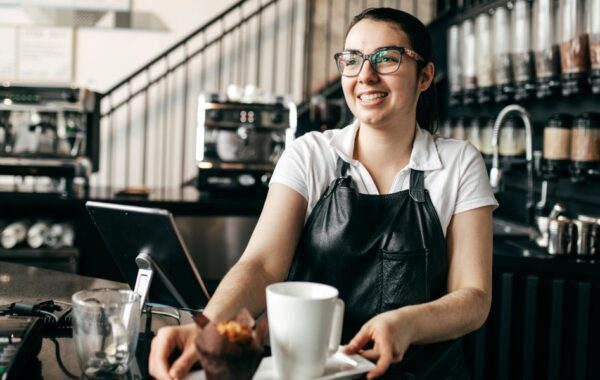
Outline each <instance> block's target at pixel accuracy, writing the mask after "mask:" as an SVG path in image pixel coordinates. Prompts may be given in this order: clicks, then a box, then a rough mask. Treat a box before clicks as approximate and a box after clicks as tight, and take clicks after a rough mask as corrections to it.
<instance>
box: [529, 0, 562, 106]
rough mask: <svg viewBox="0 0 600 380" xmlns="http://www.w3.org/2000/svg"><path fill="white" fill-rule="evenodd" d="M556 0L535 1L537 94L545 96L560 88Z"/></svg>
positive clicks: (555, 92)
mask: <svg viewBox="0 0 600 380" xmlns="http://www.w3.org/2000/svg"><path fill="white" fill-rule="evenodd" d="M555 22H556V12H555V7H554V0H535V1H534V3H533V50H534V54H535V78H536V96H537V97H538V98H544V97H547V96H552V95H555V94H557V92H558V90H559V89H560V80H559V75H560V54H559V49H558V44H557V43H556V40H557V35H556V30H557V28H556V27H555V25H556V24H555Z"/></svg>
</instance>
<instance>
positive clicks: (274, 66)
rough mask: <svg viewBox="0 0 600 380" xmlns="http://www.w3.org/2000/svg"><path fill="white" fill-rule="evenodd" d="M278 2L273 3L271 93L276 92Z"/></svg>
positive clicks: (278, 27) (279, 20)
mask: <svg viewBox="0 0 600 380" xmlns="http://www.w3.org/2000/svg"><path fill="white" fill-rule="evenodd" d="M280 8H281V7H280V2H279V1H275V21H274V22H273V66H272V67H271V70H272V74H273V75H272V77H271V93H273V94H274V93H275V92H276V91H277V48H278V47H279V29H281V17H279V14H280V13H281V9H280Z"/></svg>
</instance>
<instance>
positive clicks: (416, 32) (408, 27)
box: [346, 8, 438, 134]
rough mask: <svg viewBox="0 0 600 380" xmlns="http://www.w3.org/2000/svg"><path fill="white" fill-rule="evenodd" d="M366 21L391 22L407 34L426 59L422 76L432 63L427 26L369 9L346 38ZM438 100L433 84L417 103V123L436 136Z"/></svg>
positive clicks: (390, 10) (403, 15)
mask: <svg viewBox="0 0 600 380" xmlns="http://www.w3.org/2000/svg"><path fill="white" fill-rule="evenodd" d="M365 19H368V20H376V21H384V22H389V23H391V24H394V25H395V26H397V27H398V28H400V30H402V31H403V32H404V33H406V35H407V36H408V39H409V40H410V45H411V46H410V48H412V49H413V50H414V51H416V52H417V53H419V54H420V55H421V57H423V59H425V62H421V63H419V64H418V65H417V75H420V74H421V70H423V68H424V67H425V65H426V64H427V63H428V62H431V61H432V56H431V54H432V42H431V36H430V35H429V32H428V31H427V28H426V27H425V25H423V23H422V22H421V21H420V20H419V19H418V18H416V17H415V16H413V15H411V14H409V13H406V12H403V11H401V10H398V9H394V8H367V9H365V10H364V11H362V12H361V13H359V14H357V15H356V16H354V18H353V19H352V21H351V22H350V25H349V26H348V29H347V30H346V37H348V33H350V29H352V28H353V27H354V25H356V24H358V22H359V21H362V20H365ZM436 98H437V96H436V91H435V85H434V83H431V85H430V86H429V88H428V89H427V90H425V91H424V92H423V93H421V96H420V97H419V101H418V102H417V122H418V123H419V126H420V127H421V128H422V129H425V130H427V131H429V132H430V133H431V134H434V133H435V132H436V131H437V127H438V125H437V99H436Z"/></svg>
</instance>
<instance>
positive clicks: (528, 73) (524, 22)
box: [511, 0, 535, 100]
mask: <svg viewBox="0 0 600 380" xmlns="http://www.w3.org/2000/svg"><path fill="white" fill-rule="evenodd" d="M511 27H512V33H511V36H512V44H511V45H512V46H511V49H512V62H513V78H514V81H515V93H514V97H515V100H522V99H527V98H529V97H530V96H531V95H532V94H533V91H535V85H534V83H533V79H534V60H533V51H532V49H531V9H530V6H529V2H527V1H526V0H517V1H516V2H515V3H514V8H513V10H512V23H511Z"/></svg>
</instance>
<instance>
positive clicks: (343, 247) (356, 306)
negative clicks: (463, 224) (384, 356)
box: [288, 158, 468, 380]
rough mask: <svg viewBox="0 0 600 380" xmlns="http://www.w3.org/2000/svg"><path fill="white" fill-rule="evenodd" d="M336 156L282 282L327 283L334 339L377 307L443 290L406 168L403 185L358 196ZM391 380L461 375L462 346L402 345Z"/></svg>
mask: <svg viewBox="0 0 600 380" xmlns="http://www.w3.org/2000/svg"><path fill="white" fill-rule="evenodd" d="M348 166H349V164H348V163H347V162H345V161H343V160H342V159H341V158H338V164H337V176H338V178H337V179H336V180H334V181H333V182H332V183H331V184H330V185H329V187H328V188H327V189H326V191H325V193H324V194H323V196H322V197H321V199H319V201H318V202H317V204H316V205H315V207H314V209H313V211H312V213H311V215H310V216H309V218H308V220H307V222H306V225H305V227H304V230H303V232H302V236H301V238H300V242H299V245H298V248H297V251H296V254H295V256H294V260H293V262H292V265H291V268H290V272H289V274H288V280H289V281H315V282H320V283H325V284H329V285H332V286H335V287H336V288H337V289H338V290H339V292H340V298H341V299H343V300H344V302H345V303H346V311H345V315H344V328H343V334H342V342H343V343H347V342H348V341H349V340H350V339H352V337H354V335H355V334H356V333H357V332H358V330H359V329H360V328H361V326H362V325H363V324H364V323H365V322H367V321H368V320H369V319H371V318H372V317H374V316H375V315H377V314H380V313H382V312H384V311H388V310H393V309H397V308H400V307H403V306H406V305H414V304H419V303H424V302H428V301H432V300H435V299H437V298H440V297H442V296H443V295H444V294H446V279H447V274H448V256H447V252H446V239H445V238H444V233H443V231H442V227H441V224H440V221H439V218H438V215H437V212H436V211H435V209H434V207H433V203H431V199H430V197H429V193H428V191H427V190H426V189H425V187H424V174H423V172H422V171H417V170H411V172H410V188H409V190H405V191H400V192H397V193H393V194H387V195H370V194H360V193H358V191H356V189H355V188H354V187H353V185H352V178H351V177H350V176H347V175H346V171H347V170H348ZM386 377H387V378H393V379H413V378H414V379H436V380H437V379H446V378H449V379H455V378H460V379H462V378H468V375H467V373H466V370H465V366H464V361H463V354H462V343H461V341H460V340H453V341H447V342H441V343H435V344H428V345H413V346H410V347H409V349H408V351H407V352H406V353H405V355H404V359H403V360H402V362H401V363H398V364H396V365H394V366H393V367H391V368H390V370H388V372H387V374H386Z"/></svg>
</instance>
